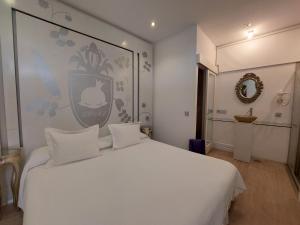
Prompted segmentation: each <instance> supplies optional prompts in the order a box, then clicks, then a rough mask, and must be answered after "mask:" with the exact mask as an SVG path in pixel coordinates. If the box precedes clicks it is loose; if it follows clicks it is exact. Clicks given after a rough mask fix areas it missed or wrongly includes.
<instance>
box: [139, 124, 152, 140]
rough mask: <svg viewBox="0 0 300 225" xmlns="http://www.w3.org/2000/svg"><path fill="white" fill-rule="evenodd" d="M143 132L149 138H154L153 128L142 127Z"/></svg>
mask: <svg viewBox="0 0 300 225" xmlns="http://www.w3.org/2000/svg"><path fill="white" fill-rule="evenodd" d="M141 132H142V133H144V134H146V135H147V136H148V137H149V138H152V127H147V126H142V127H141Z"/></svg>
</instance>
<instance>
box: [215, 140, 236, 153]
mask: <svg viewBox="0 0 300 225" xmlns="http://www.w3.org/2000/svg"><path fill="white" fill-rule="evenodd" d="M213 148H216V149H220V150H223V151H228V152H233V145H230V144H225V143H220V142H214V143H213Z"/></svg>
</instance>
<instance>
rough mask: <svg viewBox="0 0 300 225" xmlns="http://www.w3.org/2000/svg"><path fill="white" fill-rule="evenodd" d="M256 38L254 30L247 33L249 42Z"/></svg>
mask: <svg viewBox="0 0 300 225" xmlns="http://www.w3.org/2000/svg"><path fill="white" fill-rule="evenodd" d="M253 37H254V30H253V29H252V30H248V31H247V38H248V40H250V39H252V38H253Z"/></svg>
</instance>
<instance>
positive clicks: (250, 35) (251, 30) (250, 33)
mask: <svg viewBox="0 0 300 225" xmlns="http://www.w3.org/2000/svg"><path fill="white" fill-rule="evenodd" d="M245 34H246V37H247V39H248V40H250V39H252V38H253V37H254V34H255V30H254V28H253V27H252V24H251V23H248V24H247V25H246V32H245Z"/></svg>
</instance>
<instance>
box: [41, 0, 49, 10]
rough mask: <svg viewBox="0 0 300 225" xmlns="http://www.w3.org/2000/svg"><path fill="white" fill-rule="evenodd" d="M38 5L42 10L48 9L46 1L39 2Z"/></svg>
mask: <svg viewBox="0 0 300 225" xmlns="http://www.w3.org/2000/svg"><path fill="white" fill-rule="evenodd" d="M39 5H40V6H41V7H42V8H44V9H47V8H49V3H48V1H46V0H39Z"/></svg>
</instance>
